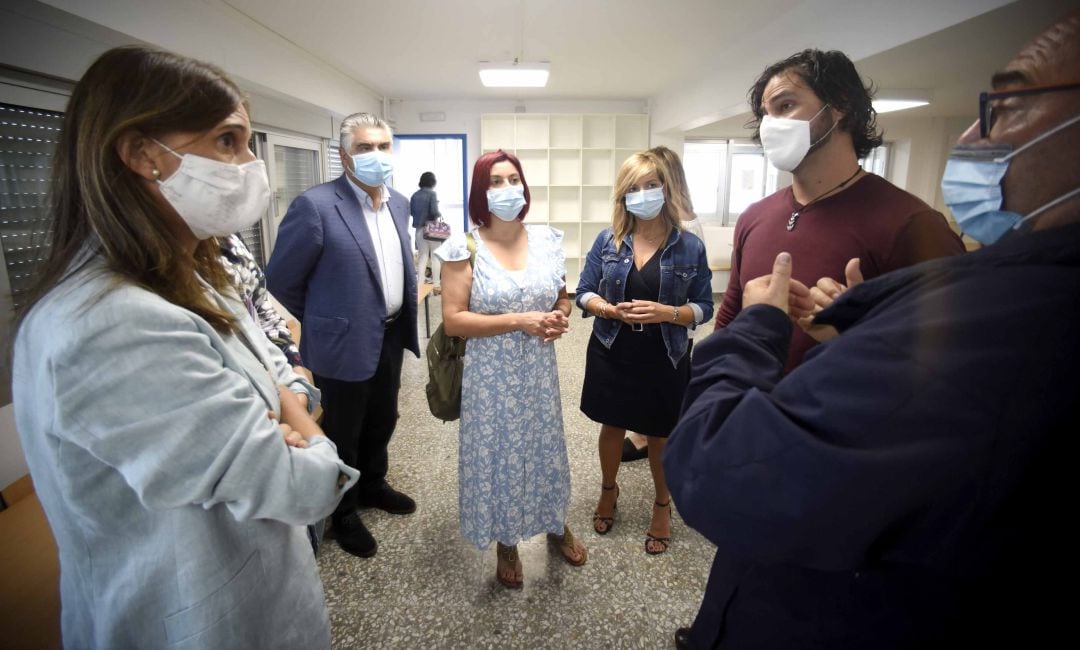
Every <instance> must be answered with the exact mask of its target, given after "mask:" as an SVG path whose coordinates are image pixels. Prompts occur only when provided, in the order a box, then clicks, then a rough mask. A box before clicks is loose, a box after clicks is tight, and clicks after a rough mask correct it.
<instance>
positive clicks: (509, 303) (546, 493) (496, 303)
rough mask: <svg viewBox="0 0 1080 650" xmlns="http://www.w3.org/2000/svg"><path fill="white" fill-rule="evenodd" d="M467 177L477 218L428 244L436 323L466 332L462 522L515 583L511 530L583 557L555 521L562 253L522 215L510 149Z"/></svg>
mask: <svg viewBox="0 0 1080 650" xmlns="http://www.w3.org/2000/svg"><path fill="white" fill-rule="evenodd" d="M472 179H473V180H472V188H471V190H470V192H469V218H470V220H472V222H473V223H474V224H476V226H477V227H476V229H474V230H473V231H471V232H470V233H468V234H459V235H454V236H452V237H451V238H450V239H448V240H447V241H446V243H444V244H443V245H442V246H441V247H439V249H438V250H437V251H435V255H437V256H438V257H439V258H440V259H442V260H443V269H442V279H443V326H444V327H445V328H446V333H447V334H449V335H451V336H464V337H467V338H468V344H467V348H466V354H465V374H464V378H463V380H462V389H461V430H460V451H459V453H458V471H459V476H458V488H459V502H460V515H461V533H462V535H464V536H465V538H466V539H467V540H469V541H470V542H472V543H473V544H475V545H476V546H477V547H478V548H480V549H484V548H487V547H488V545H490V544H491V542H492V541H493V540H494V541H495V542H496V543H497V555H498V568H497V571H496V577H497V578H498V580H499V582H501V583H502V584H504V585H506V586H508V587H520V586H521V585H522V579H523V578H522V567H521V560H520V558H519V557H518V553H517V543H518V542H519V541H521V540H524V539H528V538H529V537H532V536H533V535H537V534H539V533H548V534H549V539H550V540H551V542H552V543H553V544H555V545H556V546H557V547H558V549H559V551H560V552H561V553H562V555H563V557H564V558H565V559H566V561H567V562H569V563H570V564H571V565H574V566H580V565H582V564H584V563H585V560H586V558H587V553H586V551H585V547H584V546H583V545H582V544H581V542H580V541H579V540H577V539H575V538H574V536H573V535H572V534H571V533H570V529H569V528H567V527H566V523H565V522H566V508H567V504H568V502H569V500H570V465H569V461H568V459H567V456H566V441H565V439H564V437H563V421H562V402H561V399H560V397H559V374H558V368H557V367H556V365H555V346H554V345H552V342H553V341H554V340H555V339H557V338H559V337H560V336H562V335H563V333H564V332H566V329H567V327H568V325H569V321H568V316H569V315H570V299H569V298H568V297H567V295H566V260H565V256H564V254H563V251H562V233H561V232H560V231H558V230H555V229H554V228H550V227H548V226H544V225H536V226H525V224H524V223H522V221H523V220H524V219H525V215H526V214H527V213H528V211H529V198H530V197H529V186H528V185H527V184H526V183H525V177H524V174H523V173H522V170H521V163H520V162H519V161H518V159H517V158H516V157H515V156H514V155H513V154H509V153H506V152H504V151H501V150H500V151H496V152H493V153H488V154H485V155H483V156H481V157H480V159H479V160H477V161H476V165H475V166H474V167H473V176H472ZM470 239H471V240H472V241H470ZM470 248H472V249H474V250H475V252H476V253H475V258H474V259H473V260H472V263H471V264H470V256H471V255H470Z"/></svg>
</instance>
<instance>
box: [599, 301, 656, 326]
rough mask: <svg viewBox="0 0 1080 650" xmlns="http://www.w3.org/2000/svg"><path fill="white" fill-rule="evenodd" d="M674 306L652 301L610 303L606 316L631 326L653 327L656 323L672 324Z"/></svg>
mask: <svg viewBox="0 0 1080 650" xmlns="http://www.w3.org/2000/svg"><path fill="white" fill-rule="evenodd" d="M672 309H673V306H672V305H664V304H661V303H658V302H653V301H652V300H628V301H626V302H619V303H608V305H607V308H606V310H605V315H606V316H607V317H608V318H614V319H617V320H621V321H622V322H624V323H629V324H631V325H633V324H635V323H637V324H640V325H653V324H656V323H670V322H671V310H672Z"/></svg>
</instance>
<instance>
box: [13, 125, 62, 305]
mask: <svg viewBox="0 0 1080 650" xmlns="http://www.w3.org/2000/svg"><path fill="white" fill-rule="evenodd" d="M63 118H64V114H63V113H56V112H53V111H46V110H40V109H33V108H24V107H21V106H13V105H11V104H0V244H2V246H3V250H4V262H5V263H6V265H7V274H8V280H9V282H10V283H11V299H12V303H13V306H14V307H15V308H16V309H17V308H19V307H20V306H21V305H22V304H23V300H24V298H25V295H26V292H27V290H28V289H29V288H30V286H31V285H32V283H33V278H34V271H35V270H36V268H37V266H38V265H39V264H40V263H41V262H42V261H44V259H45V257H46V255H47V253H48V242H47V239H46V238H47V234H48V231H49V225H50V219H51V216H50V214H49V193H50V190H51V187H52V179H51V174H52V161H53V153H54V152H55V150H56V144H57V141H58V140H59V139H60V129H61V127H62V125H63Z"/></svg>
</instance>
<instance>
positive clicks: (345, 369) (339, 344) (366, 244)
mask: <svg viewBox="0 0 1080 650" xmlns="http://www.w3.org/2000/svg"><path fill="white" fill-rule="evenodd" d="M350 183H351V181H350V180H349V179H348V178H347V176H346V175H345V174H342V175H341V177H339V178H338V179H337V180H334V181H330V182H329V183H323V184H322V185H316V186H315V187H312V188H310V189H309V190H307V191H306V192H304V193H303V194H301V195H300V196H298V197H296V199H295V200H294V201H293V202H292V205H290V206H289V211H288V212H286V213H285V218H284V219H283V220H282V221H281V225H280V226H279V228H278V233H277V240H276V241H275V243H274V252H273V253H272V254H271V256H270V262H269V264H267V266H266V286H267V288H268V289H269V290H270V293H271V294H273V295H274V297H275V298H277V299H278V300H279V301H280V302H281V304H282V305H284V306H285V308H286V309H288V310H289V311H290V312H291V313H292V315H293V316H295V317H296V318H297V319H298V320H299V321H300V323H301V325H302V326H303V333H302V336H301V337H300V356H301V357H303V359H304V363H305V364H306V365H307V367H308V368H309V369H310V370H311V371H312V372H313V373H315V374H316V375H322V376H324V377H329V378H331V379H337V380H340V381H365V380H367V379H371V377H372V376H373V375H374V374H375V368H376V367H377V366H378V364H379V355H380V353H381V351H382V342H383V335H384V332H385V328H384V327H383V319H384V318H386V317H387V316H388V314H387V312H386V300H385V298H384V297H383V292H382V279H381V274H380V271H379V259H378V258H377V257H376V256H375V243H374V241H373V240H372V238H371V234H370V233H369V232H368V228H367V224H365V223H364V212H363V208H361V207H360V201H359V199H357V197H356V192H355V191H354V190H353V189H352V187H350V186H349V184H350ZM387 206H388V208H389V210H390V215H391V216H392V217H393V219H394V225H395V226H396V227H397V232H398V239H399V240H400V242H401V259H402V261H403V263H404V266H405V296H404V301H403V302H402V307H401V314H400V316H399V318H403V319H405V323H404V325H403V326H398V327H397V328H396V329H395V330H394V331H396V332H398V333H401V335H402V336H403V339H404V340H403V341H402V343H403V345H404V347H405V348H407V349H409V350H411V351H412V353H413V354H415V355H416V356H420V343H419V340H418V339H417V335H416V297H417V296H416V271H415V270H414V266H413V261H412V240H411V239H410V238H409V236H408V227H409V200H408V199H407V198H405V196H404V195H402V194H401V193H400V192H397V191H396V190H393V189H391V190H390V198H389V200H388V201H387Z"/></svg>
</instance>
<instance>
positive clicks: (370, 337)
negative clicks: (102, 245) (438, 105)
mask: <svg viewBox="0 0 1080 650" xmlns="http://www.w3.org/2000/svg"><path fill="white" fill-rule="evenodd" d="M392 140H393V134H392V133H391V131H390V127H389V126H388V125H387V124H386V122H384V121H383V120H381V119H379V118H378V117H376V116H374V115H371V114H370V113H356V114H354V115H350V116H349V117H347V118H345V120H344V121H343V122H342V123H341V139H340V155H341V163H342V165H343V166H344V167H345V169H346V172H345V173H344V174H342V176H341V177H340V178H338V179H337V180H334V181H331V182H329V183H323V184H322V185H316V186H315V187H312V188H311V189H309V190H307V191H306V192H304V193H303V194H301V195H300V196H298V197H296V200H295V201H293V202H292V205H290V206H289V211H288V212H287V213H286V214H285V218H284V219H283V220H282V222H281V226H280V228H279V229H278V234H277V241H276V243H275V245H274V251H273V254H272V255H271V256H270V263H269V264H268V265H267V267H266V281H267V286H268V287H269V289H270V292H271V293H273V295H274V296H275V297H276V298H277V299H278V300H279V301H281V303H282V304H283V305H284V306H285V308H286V309H288V310H289V311H290V312H292V314H293V315H294V316H296V318H297V319H299V320H300V322H301V323H302V326H303V336H302V337H301V340H300V354H301V356H302V357H303V358H304V359H305V361H306V362H307V365H308V367H309V368H310V369H311V371H312V373H313V374H314V375H315V384H316V385H317V386H318V387H319V389H320V390H321V391H322V406H323V412H324V415H323V421H322V426H323V429H324V430H325V431H326V434H327V435H328V436H329V437H330V439H331V440H333V441H334V443H335V444H336V445H337V448H338V453H339V454H340V456H341V459H342V460H344V461H345V463H346V464H348V465H350V466H352V467H355V468H357V469H359V470H360V480H359V482H357V484H356V485H355V486H354V487H353V488H352V489H351V490H349V491H348V492H346V494H345V496H344V497H343V498H342V500H341V503H340V504H339V505H338V507H337V510H335V511H334V515H333V520H332V524H333V528H334V531H335V536H336V538H337V540H338V544H339V545H340V546H341V548H342V549H344V550H345V551H347V552H348V553H351V554H353V555H356V556H359V557H371V556H372V555H374V554H375V551H376V549H377V544H376V542H375V538H374V537H373V536H372V535H371V533H370V532H369V531H368V529H367V527H365V526H364V523H363V522H362V521H361V520H360V516H359V514H358V513H357V508H358V507H376V508H380V509H382V510H385V511H387V512H391V513H394V514H408V513H411V512H413V511H415V510H416V503H415V502H414V501H413V500H412V499H411V498H409V497H408V496H406V495H405V494H402V493H401V492H398V491H396V490H394V489H393V488H391V487H390V485H389V484H388V483H387V482H386V472H387V468H388V456H387V445H388V444H389V442H390V437H391V435H393V432H394V426H395V425H396V423H397V418H398V408H397V400H398V389H399V388H400V387H401V361H402V356H403V354H404V350H405V349H406V348H408V349H409V350H410V351H412V353H413V354H415V355H417V356H419V355H420V346H419V342H418V340H417V334H416V299H417V292H416V273H415V271H414V270H413V261H412V245H411V242H409V238H408V230H407V229H408V223H409V200H408V199H407V198H405V197H404V196H403V195H402V194H400V193H398V192H396V191H394V190H393V189H391V188H390V187H389V186H388V185H387V184H386V182H387V180H388V178H389V176H390V174H391V173H392V171H393V160H392V158H391V146H392Z"/></svg>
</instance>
